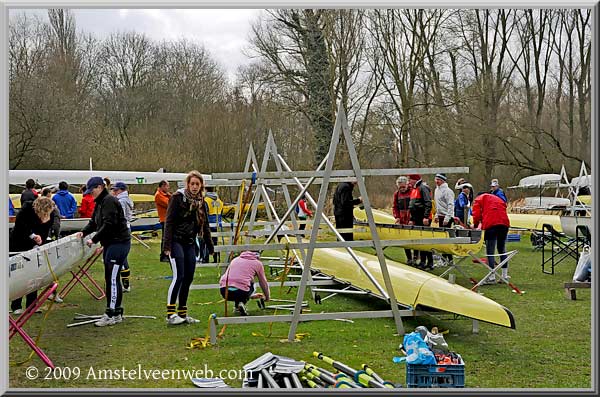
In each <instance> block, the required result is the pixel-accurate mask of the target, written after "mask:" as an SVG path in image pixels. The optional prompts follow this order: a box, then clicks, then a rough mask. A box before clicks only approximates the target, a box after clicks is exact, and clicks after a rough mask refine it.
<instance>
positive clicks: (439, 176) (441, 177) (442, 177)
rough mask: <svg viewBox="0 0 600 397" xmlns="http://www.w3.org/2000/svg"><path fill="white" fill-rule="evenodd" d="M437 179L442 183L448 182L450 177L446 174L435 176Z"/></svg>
mask: <svg viewBox="0 0 600 397" xmlns="http://www.w3.org/2000/svg"><path fill="white" fill-rule="evenodd" d="M435 177H436V178H440V179H441V180H442V181H444V182H447V181H448V177H447V176H446V175H444V174H435Z"/></svg>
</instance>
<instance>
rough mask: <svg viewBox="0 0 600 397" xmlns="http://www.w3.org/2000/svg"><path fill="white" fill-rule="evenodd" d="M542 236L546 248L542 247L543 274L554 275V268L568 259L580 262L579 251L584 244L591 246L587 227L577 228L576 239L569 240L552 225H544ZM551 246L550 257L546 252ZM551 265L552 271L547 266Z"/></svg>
mask: <svg viewBox="0 0 600 397" xmlns="http://www.w3.org/2000/svg"><path fill="white" fill-rule="evenodd" d="M542 236H543V238H544V242H543V243H544V244H543V245H544V247H542V249H541V251H542V272H543V273H546V274H554V267H555V266H556V265H558V264H559V263H561V262H562V261H564V260H565V259H567V258H569V257H570V258H573V259H575V262H577V261H578V260H579V250H580V248H582V246H583V245H584V244H586V243H587V244H589V242H590V240H591V237H590V233H589V229H588V228H587V227H586V226H583V225H579V226H577V228H576V237H575V238H568V237H567V235H565V234H564V233H560V232H558V231H557V230H556V229H554V227H553V226H552V225H550V224H547V223H544V224H543V226H542ZM565 239H566V240H565ZM548 244H549V246H550V255H549V256H548V253H547V252H546V250H545V247H546V246H548ZM548 265H550V270H547V268H546V267H547V266H548Z"/></svg>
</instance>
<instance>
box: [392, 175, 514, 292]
mask: <svg viewBox="0 0 600 397" xmlns="http://www.w3.org/2000/svg"><path fill="white" fill-rule="evenodd" d="M434 181H435V185H436V187H435V191H434V193H433V198H432V195H431V189H430V188H429V186H428V185H427V184H426V183H425V182H424V181H423V179H422V178H421V176H420V175H418V174H413V175H409V176H400V177H398V179H397V180H396V186H397V190H396V191H395V192H394V197H393V202H392V208H393V214H394V218H395V221H396V224H400V225H416V226H429V225H430V224H431V222H432V220H433V221H435V222H436V223H437V224H438V225H439V226H440V227H452V226H453V225H454V224H456V225H459V226H461V227H463V228H471V227H473V228H476V229H483V230H485V233H484V241H485V245H486V255H487V260H488V265H489V266H490V267H491V268H493V267H494V265H495V259H494V256H493V255H494V252H495V250H496V249H497V250H498V253H499V254H500V258H501V260H504V258H505V255H502V254H504V253H505V252H506V246H505V243H506V237H507V235H508V228H509V226H510V222H509V220H508V215H507V211H506V203H507V198H506V195H505V194H504V191H503V190H502V189H501V188H500V185H499V183H498V180H497V179H493V180H492V182H491V183H490V191H489V192H480V193H479V194H478V195H477V197H475V198H474V197H473V186H472V185H471V184H470V183H469V182H467V181H466V180H465V179H464V178H460V179H459V180H458V181H457V183H456V185H455V190H457V191H458V195H457V196H455V194H454V192H453V191H452V189H450V187H449V186H448V178H447V177H446V175H444V174H436V175H435V178H434ZM434 214H435V216H434ZM470 215H472V225H471V223H470V222H469V218H470ZM405 254H406V259H407V264H408V265H411V266H416V267H419V268H421V269H432V268H433V254H432V252H431V251H417V250H414V251H413V250H410V249H408V248H407V249H405ZM443 257H444V258H445V259H446V261H448V262H450V263H451V262H452V260H453V258H452V255H450V254H444V255H443ZM502 272H503V277H505V278H506V277H508V264H506V265H505V266H503V269H502ZM488 282H495V279H494V278H493V277H492V278H490V279H489V280H488Z"/></svg>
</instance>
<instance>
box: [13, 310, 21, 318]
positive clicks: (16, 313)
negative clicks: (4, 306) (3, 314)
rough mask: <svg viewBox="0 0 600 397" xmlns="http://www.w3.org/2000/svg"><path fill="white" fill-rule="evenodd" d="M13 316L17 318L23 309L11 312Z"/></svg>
mask: <svg viewBox="0 0 600 397" xmlns="http://www.w3.org/2000/svg"><path fill="white" fill-rule="evenodd" d="M13 314H14V315H16V316H18V315H20V314H23V309H17V310H15V311H14V312H13Z"/></svg>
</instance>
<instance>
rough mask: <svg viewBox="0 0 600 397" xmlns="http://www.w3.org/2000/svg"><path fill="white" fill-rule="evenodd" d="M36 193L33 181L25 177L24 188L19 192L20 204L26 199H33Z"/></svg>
mask: <svg viewBox="0 0 600 397" xmlns="http://www.w3.org/2000/svg"><path fill="white" fill-rule="evenodd" d="M37 196H38V193H37V192H36V191H35V181H34V180H33V179H27V181H26V182H25V190H23V192H22V193H21V206H23V204H25V203H26V202H27V201H33V200H35V199H36V198H37Z"/></svg>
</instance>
